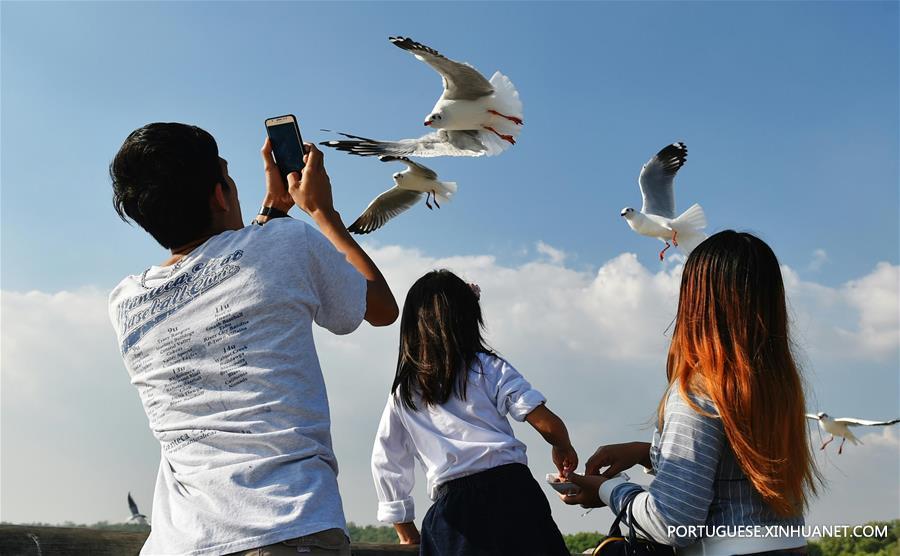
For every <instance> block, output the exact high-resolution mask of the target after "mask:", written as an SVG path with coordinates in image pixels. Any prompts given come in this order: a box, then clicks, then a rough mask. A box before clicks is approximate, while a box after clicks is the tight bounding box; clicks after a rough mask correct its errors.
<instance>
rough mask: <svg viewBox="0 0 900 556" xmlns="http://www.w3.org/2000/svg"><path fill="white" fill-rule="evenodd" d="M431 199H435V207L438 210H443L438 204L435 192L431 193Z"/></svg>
mask: <svg viewBox="0 0 900 556" xmlns="http://www.w3.org/2000/svg"><path fill="white" fill-rule="evenodd" d="M431 198H432V199H434V206H436V207H437V208H441V205H439V204H438V202H437V194H436V193H435V192H434V190H432V191H431Z"/></svg>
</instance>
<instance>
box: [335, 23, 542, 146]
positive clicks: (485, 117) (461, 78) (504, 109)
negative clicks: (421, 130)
mask: <svg viewBox="0 0 900 556" xmlns="http://www.w3.org/2000/svg"><path fill="white" fill-rule="evenodd" d="M390 41H391V42H392V43H394V44H395V45H396V46H397V47H399V48H402V49H403V50H407V51H409V52H411V53H412V54H413V55H414V56H415V57H416V58H418V59H419V60H421V61H423V62H425V63H426V64H428V65H429V66H431V67H432V68H434V69H435V71H437V72H438V73H439V74H440V75H441V78H442V80H443V83H444V92H443V94H441V96H440V98H439V99H438V101H437V103H436V104H435V105H434V108H432V109H431V112H430V113H429V114H428V116H426V117H425V122H424V124H425V126H426V127H430V128H432V129H435V130H437V131H435V132H434V133H429V134H427V135H424V136H422V137H419V138H418V139H401V140H399V141H378V140H375V139H368V138H365V137H359V136H356V135H349V134H346V133H341V135H343V136H345V137H347V138H349V139H351V140H349V141H347V140H341V141H324V142H322V143H321V144H322V145H325V146H328V147H333V148H336V149H338V150H342V151H346V152H349V153H351V154H356V155H359V156H374V155H382V154H388V155H395V156H421V157H428V156H484V155H488V156H490V155H495V154H499V153H501V152H503V151H504V150H506V149H507V148H508V147H509V146H510V145H515V143H516V137H518V135H519V131H520V130H521V128H522V125H523V124H524V121H523V120H522V102H521V101H520V100H519V93H518V91H516V88H515V86H514V85H513V84H512V81H510V80H509V78H508V77H506V76H505V75H503V74H502V73H500V72H499V71H498V72H495V73H494V75H493V76H492V77H491V79H490V81H488V80H487V79H485V78H484V76H483V75H481V73H479V72H478V70H476V69H475V68H473V67H472V66H470V65H469V64H465V63H461V62H456V61H454V60H450V59H449V58H446V57H444V56H443V55H442V54H440V53H439V52H438V51H437V50H434V49H433V48H429V47H427V46H425V45H424V44H421V43H418V42H415V41H414V40H412V39H409V38H405V37H390Z"/></svg>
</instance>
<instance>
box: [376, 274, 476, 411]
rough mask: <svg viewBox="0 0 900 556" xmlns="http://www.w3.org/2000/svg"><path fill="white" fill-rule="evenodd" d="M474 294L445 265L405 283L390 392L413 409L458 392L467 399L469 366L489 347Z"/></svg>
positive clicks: (439, 403) (446, 398)
mask: <svg viewBox="0 0 900 556" xmlns="http://www.w3.org/2000/svg"><path fill="white" fill-rule="evenodd" d="M483 328H484V320H483V319H482V316H481V306H480V305H479V303H478V296H477V295H476V294H475V292H474V291H473V290H472V288H471V287H470V286H469V285H468V284H466V283H465V282H464V281H462V280H461V279H460V278H459V277H458V276H457V275H455V274H453V273H452V272H450V271H449V270H434V271H432V272H429V273H428V274H426V275H425V276H422V277H421V278H419V279H418V280H416V283H415V284H413V285H412V287H411V288H410V289H409V293H407V294H406V302H405V303H404V304H403V315H402V316H401V319H400V355H399V357H398V359H397V374H396V376H395V377H394V384H393V386H391V393H392V394H398V395H399V397H400V399H401V401H402V402H403V404H404V405H406V406H407V407H408V408H410V409H412V410H414V411H415V410H417V409H418V408H417V407H416V404H415V401H414V398H415V396H416V395H418V396H419V398H420V399H421V400H422V402H424V403H425V405H426V406H433V405H441V404H443V403H444V402H446V401H447V400H448V399H450V396H452V395H457V396H459V398H460V399H463V400H464V399H466V384H467V382H468V375H469V373H468V371H469V369H470V368H471V367H472V365H473V364H474V363H475V361H476V360H477V358H478V354H479V353H490V354H493V351H491V349H490V348H489V347H488V346H487V345H486V344H485V342H484V338H483V337H482V330H483Z"/></svg>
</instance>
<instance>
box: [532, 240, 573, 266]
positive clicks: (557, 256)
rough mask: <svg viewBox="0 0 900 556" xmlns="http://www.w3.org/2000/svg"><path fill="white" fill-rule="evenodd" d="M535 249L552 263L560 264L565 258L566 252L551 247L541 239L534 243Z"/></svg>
mask: <svg viewBox="0 0 900 556" xmlns="http://www.w3.org/2000/svg"><path fill="white" fill-rule="evenodd" d="M535 249H537V252H538V253H540V254H541V255H545V256H546V257H547V258H548V259H550V262H551V263H553V264H561V263H562V262H563V261H565V260H566V252H565V251H563V250H561V249H557V248H555V247H553V246H552V245H549V244H546V243H544V242H543V241H539V242H537V243H536V244H535Z"/></svg>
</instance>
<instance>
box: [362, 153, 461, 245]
mask: <svg viewBox="0 0 900 556" xmlns="http://www.w3.org/2000/svg"><path fill="white" fill-rule="evenodd" d="M379 160H381V161H382V162H395V161H396V162H402V163H403V164H406V170H404V171H402V172H397V173H396V174H394V187H392V188H390V189H388V190H387V191H385V192H384V193H382V194H381V195H379V196H377V197H375V199H374V200H373V201H372V202H371V203H369V206H368V207H366V210H365V211H363V213H362V214H361V215H360V217H359V218H357V219H356V221H355V222H353V224H351V225H350V227H348V228H347V230H348V231H350V232H353V233H354V234H368V233H369V232H374V231H375V230H377V229H378V228H380V227H382V226H384V225H385V224H386V223H387V221H388V220H390V219H391V218H393V217H395V216H397V215H398V214H400V213H401V212H404V211H406V210H408V209H410V208H411V207H412V206H413V205H415V204H416V203H417V202H419V199H421V198H422V196H423V195H424V196H425V206H427V207H428V208H429V209H431V202H430V201H429V199H433V200H434V205H435V206H436V207H437V208H441V205H440V204H439V203H438V199H440V200H441V202H448V201H449V200H450V198H451V197H452V196H453V195H454V194H456V189H457V187H456V182H452V181H440V180H438V179H437V178H438V175H437V174H436V173H435V172H434V170H432V169H431V168H428V167H426V166H423V165H421V164H418V163H416V162H413V161H412V160H410V159H408V158H406V157H405V156H389V155H384V156H381V157H379Z"/></svg>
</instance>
